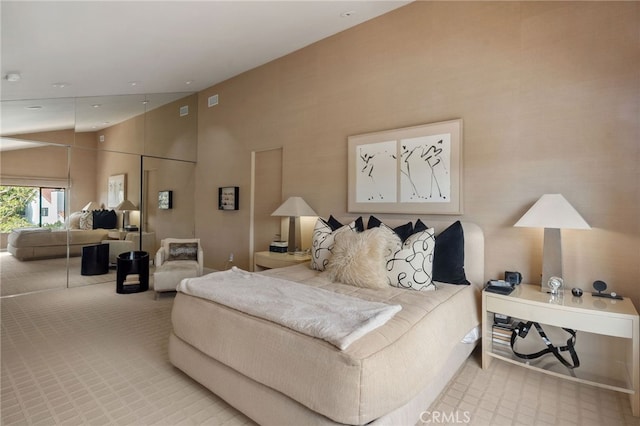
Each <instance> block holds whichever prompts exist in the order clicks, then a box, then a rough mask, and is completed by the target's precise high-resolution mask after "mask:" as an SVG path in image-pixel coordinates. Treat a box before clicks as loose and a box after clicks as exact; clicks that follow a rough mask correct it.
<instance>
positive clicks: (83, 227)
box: [0, 93, 197, 296]
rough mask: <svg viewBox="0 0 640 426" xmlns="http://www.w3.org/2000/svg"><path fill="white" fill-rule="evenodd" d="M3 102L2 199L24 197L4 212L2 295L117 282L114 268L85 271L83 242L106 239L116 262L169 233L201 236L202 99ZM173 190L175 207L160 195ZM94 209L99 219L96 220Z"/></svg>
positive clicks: (0, 268) (0, 270)
mask: <svg viewBox="0 0 640 426" xmlns="http://www.w3.org/2000/svg"><path fill="white" fill-rule="evenodd" d="M1 107H2V110H1V112H2V117H1V118H2V129H1V131H2V141H1V143H0V149H1V152H0V160H1V164H0V185H2V190H3V195H2V196H3V197H5V198H6V197H13V198H14V199H15V198H19V200H20V201H19V202H18V203H17V204H18V206H17V207H15V208H14V210H13V212H7V211H4V212H2V225H3V229H2V231H1V232H0V236H1V240H0V244H1V246H0V274H1V275H0V282H1V286H0V289H1V290H2V292H1V296H11V295H16V294H23V293H27V292H32V291H40V290H46V289H52V288H65V287H74V286H83V285H88V284H95V283H103V282H111V281H115V268H114V267H111V268H109V269H108V271H106V273H100V274H94V273H91V274H84V273H83V272H87V271H85V270H83V265H82V257H83V256H82V253H83V247H87V246H93V245H98V244H100V245H102V244H107V245H109V248H110V252H111V253H110V257H111V259H110V260H111V261H113V262H112V263H115V260H114V259H115V256H114V254H115V253H117V252H118V251H120V250H125V249H126V251H128V250H129V249H131V248H132V247H133V248H134V249H136V250H140V249H142V250H145V251H148V252H149V253H150V257H151V258H153V256H154V254H155V250H156V248H157V247H158V245H159V242H160V239H161V238H165V237H168V236H176V237H190V236H193V235H194V223H193V222H194V193H193V191H194V185H193V179H194V175H195V161H196V149H197V95H195V94H188V93H173V94H156V95H126V96H108V97H94V98H79V99H55V100H32V101H11V102H2V105H1ZM21 191H22V192H21ZM167 191H171V193H172V195H173V197H174V198H173V205H172V206H171V208H164V207H165V206H160V207H162V208H159V195H160V192H162V193H166V192H167ZM35 192H37V196H36V195H33V193H35ZM20 197H21V198H20ZM124 201H128V202H129V203H124V204H123V202H124ZM3 204H7V203H3ZM125 205H128V207H125ZM20 206H22V207H20ZM25 206H26V207H25ZM84 208H89V209H91V211H93V210H94V209H98V210H100V211H103V212H108V213H106V214H107V215H108V216H109V217H110V219H109V221H107V222H105V221H103V219H102V216H101V214H99V215H98V216H95V215H94V214H93V213H90V214H87V213H86V212H85V213H83V212H82V210H83V209H84ZM5 210H6V209H5ZM110 211H113V213H115V220H116V225H115V226H112V223H111V222H110V220H111V219H113V216H114V215H113V213H110ZM90 215H91V216H92V220H93V219H94V218H95V217H100V219H97V223H91V224H89V223H87V222H88V217H89V216H90ZM16 217H17V219H16ZM125 226H126V228H125ZM16 229H20V230H19V231H15V230H16ZM12 230H13V231H12ZM94 272H95V271H94ZM114 291H115V289H114Z"/></svg>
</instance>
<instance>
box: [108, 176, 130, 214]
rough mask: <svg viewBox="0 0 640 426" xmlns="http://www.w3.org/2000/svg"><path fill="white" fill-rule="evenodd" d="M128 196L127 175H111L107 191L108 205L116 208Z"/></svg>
mask: <svg viewBox="0 0 640 426" xmlns="http://www.w3.org/2000/svg"><path fill="white" fill-rule="evenodd" d="M126 198H127V175H126V174H124V173H123V174H119V175H112V176H109V186H108V191H107V207H109V208H115V207H116V206H117V205H118V204H120V203H121V202H123V201H124V200H125V199H126Z"/></svg>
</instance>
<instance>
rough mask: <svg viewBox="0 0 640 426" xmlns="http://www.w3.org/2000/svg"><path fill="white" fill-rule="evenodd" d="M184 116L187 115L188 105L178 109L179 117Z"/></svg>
mask: <svg viewBox="0 0 640 426" xmlns="http://www.w3.org/2000/svg"><path fill="white" fill-rule="evenodd" d="M185 115H189V105H183V106H181V107H180V117H184V116H185Z"/></svg>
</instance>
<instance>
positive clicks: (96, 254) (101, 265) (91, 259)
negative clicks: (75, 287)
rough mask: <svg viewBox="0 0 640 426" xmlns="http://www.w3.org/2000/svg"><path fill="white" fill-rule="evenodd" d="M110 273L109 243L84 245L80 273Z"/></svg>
mask: <svg viewBox="0 0 640 426" xmlns="http://www.w3.org/2000/svg"><path fill="white" fill-rule="evenodd" d="M108 273H109V245H108V244H95V245H92V246H84V247H82V262H81V266H80V275H102V274H108Z"/></svg>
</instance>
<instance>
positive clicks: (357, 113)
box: [196, 2, 640, 306]
mask: <svg viewBox="0 0 640 426" xmlns="http://www.w3.org/2000/svg"><path fill="white" fill-rule="evenodd" d="M639 23H640V3H637V2H625V3H613V2H575V3H574V2H569V3H559V2H522V3H520V2H496V3H490V2H472V3H466V2H416V3H413V4H411V5H409V6H406V7H404V8H401V9H399V10H397V11H394V12H392V13H390V14H387V15H385V16H382V17H380V18H378V19H375V20H372V21H370V22H368V23H365V24H363V25H360V26H358V27H355V28H353V29H351V30H348V31H345V32H343V33H340V34H337V35H335V36H333V37H331V38H328V39H326V40H323V41H321V42H319V43H316V44H314V45H312V46H309V47H307V48H304V49H302V50H300V51H297V52H295V53H293V54H291V55H288V56H286V57H284V58H281V59H279V60H276V61H274V62H271V63H268V64H266V65H264V66H262V67H259V68H257V69H255V70H252V71H249V72H247V73H245V74H242V75H240V76H237V77H235V78H233V79H230V80H228V81H226V82H223V83H222V84H219V85H217V86H214V87H212V88H210V89H207V90H205V91H203V92H201V93H200V96H199V104H198V107H199V116H198V165H197V171H196V193H197V194H198V196H197V200H196V203H197V205H196V207H197V208H196V235H197V236H198V237H200V238H202V239H203V241H204V246H205V251H206V260H207V263H208V264H209V265H210V266H219V265H222V264H223V262H224V260H225V257H226V255H227V254H228V253H229V251H234V252H235V253H236V261H237V264H239V265H241V266H245V267H246V266H248V262H249V249H248V248H249V233H248V229H249V226H248V225H249V211H248V205H249V204H248V203H249V190H250V157H251V151H253V150H256V151H259V150H263V149H268V148H274V147H283V176H282V179H283V188H282V189H283V190H282V196H283V197H287V196H290V195H300V196H303V197H304V198H305V200H307V201H308V202H309V204H310V205H311V206H312V207H313V208H314V209H315V210H316V211H317V212H318V213H319V214H321V215H323V216H328V215H329V214H337V215H343V214H345V213H346V205H347V137H348V136H349V135H353V134H359V133H365V132H372V131H379V130H385V129H393V128H400V127H406V126H411V125H418V124H423V123H431V122H437V121H442V120H448V119H454V118H462V119H463V120H464V202H465V214H464V216H462V219H465V220H470V221H474V222H477V223H479V224H480V225H481V226H482V228H483V229H484V231H485V236H486V278H487V279H488V278H492V277H501V276H502V273H503V271H504V270H505V269H506V270H519V271H521V272H522V273H523V275H524V279H525V280H526V281H529V282H535V281H537V280H538V279H539V274H540V270H541V251H542V230H536V229H526V228H513V226H512V225H513V224H514V223H515V222H516V221H517V219H518V218H519V217H520V216H521V215H522V214H523V213H524V212H525V211H526V210H527V208H528V207H530V206H531V205H532V204H533V203H534V202H535V201H536V200H537V199H538V197H539V196H540V195H542V194H544V193H562V194H564V195H565V197H566V198H567V199H568V200H569V201H570V202H571V203H572V204H573V205H574V207H575V208H576V209H577V210H578V211H579V212H580V213H581V214H582V215H583V216H584V218H585V219H586V220H587V221H588V222H589V223H590V224H591V226H592V227H593V228H594V229H593V230H591V231H565V232H563V238H564V240H563V242H564V254H565V256H564V258H565V259H564V266H565V278H566V281H567V282H568V285H569V286H579V287H582V288H585V289H590V288H591V283H592V282H593V281H594V280H596V279H602V280H605V281H606V282H608V283H609V285H610V288H612V289H614V290H615V291H617V292H618V293H622V294H629V295H632V297H633V299H634V301H635V303H636V305H638V306H640V290H638V289H637V285H636V279H637V276H638V275H640V274H639V273H640V222H639V221H640V219H639V218H640V194H639V191H640V189H639V187H640V185H639V184H640V175H639V167H638V164H639V160H640V148H639V146H640V144H639V143H638V141H639V140H640V120H639V117H640V55H639V51H638V46H639V45H640V24H639ZM213 94H218V95H219V100H220V104H219V105H218V106H215V107H212V108H207V97H208V96H211V95H213ZM226 185H237V186H240V206H241V207H240V211H238V212H221V211H218V210H217V209H216V195H215V194H216V193H217V188H218V187H219V186H226ZM451 219H456V217H451Z"/></svg>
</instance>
